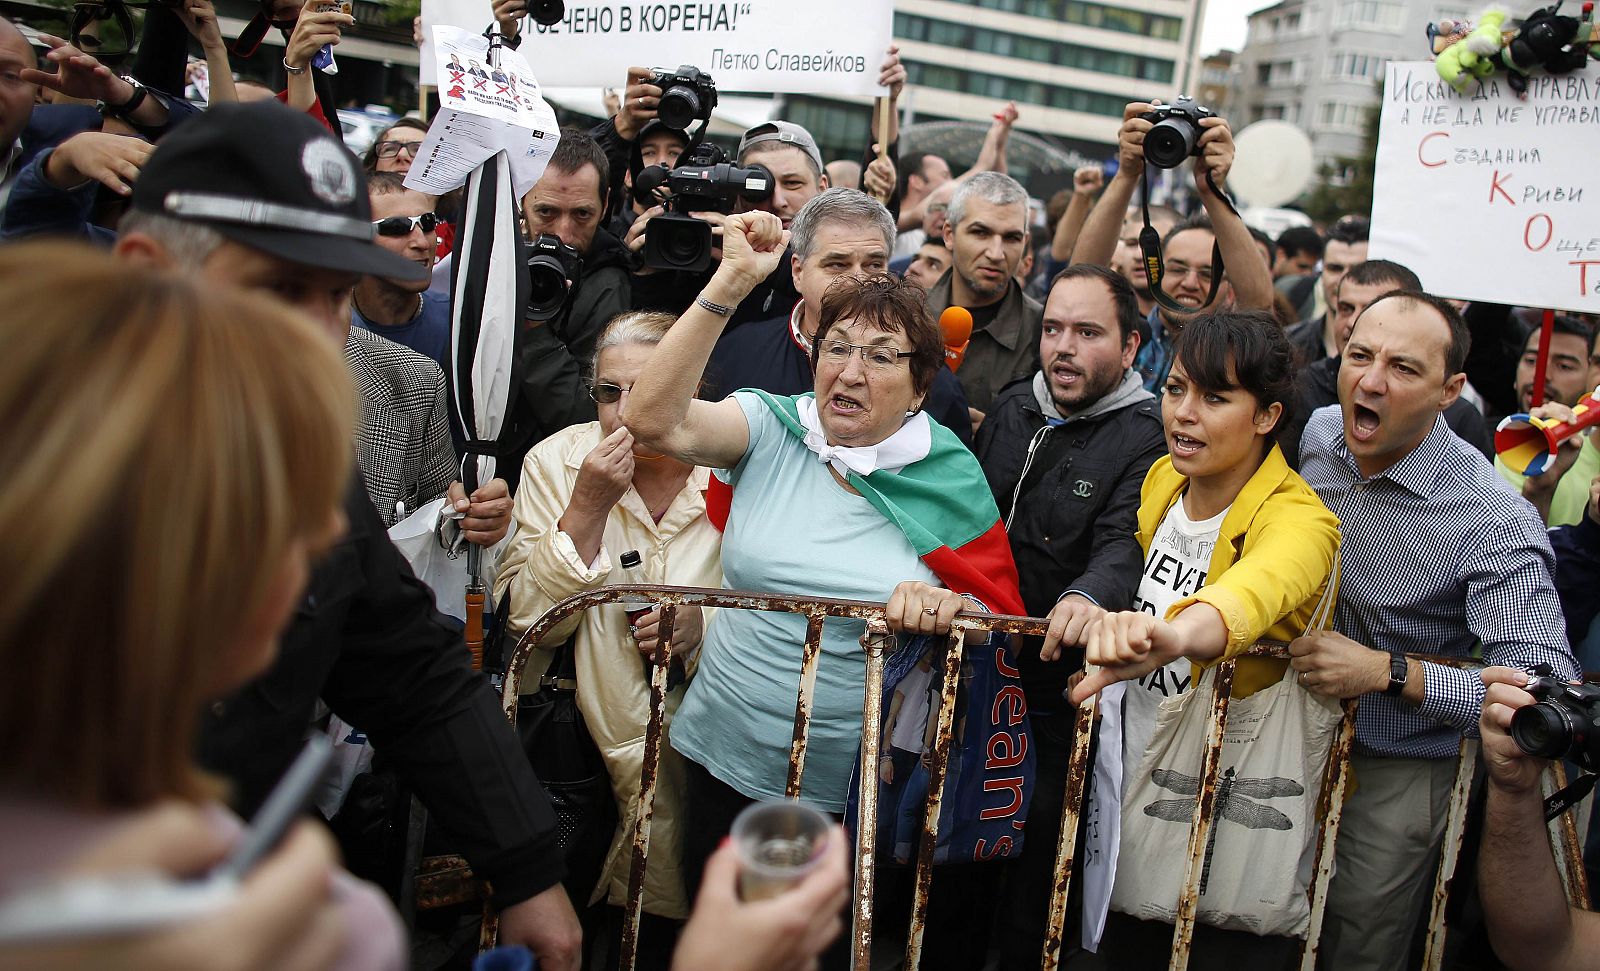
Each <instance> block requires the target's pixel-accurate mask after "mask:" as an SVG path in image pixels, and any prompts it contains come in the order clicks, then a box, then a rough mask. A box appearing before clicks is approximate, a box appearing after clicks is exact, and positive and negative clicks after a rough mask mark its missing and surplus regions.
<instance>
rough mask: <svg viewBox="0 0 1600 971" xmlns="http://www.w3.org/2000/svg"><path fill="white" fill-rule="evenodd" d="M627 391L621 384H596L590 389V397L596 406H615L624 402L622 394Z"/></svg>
mask: <svg viewBox="0 0 1600 971" xmlns="http://www.w3.org/2000/svg"><path fill="white" fill-rule="evenodd" d="M626 390H627V389H626V388H624V387H622V385H620V384H596V385H592V386H591V387H590V388H589V397H591V398H593V399H594V401H595V404H599V405H614V404H616V403H617V402H619V401H621V400H622V392H623V391H626Z"/></svg>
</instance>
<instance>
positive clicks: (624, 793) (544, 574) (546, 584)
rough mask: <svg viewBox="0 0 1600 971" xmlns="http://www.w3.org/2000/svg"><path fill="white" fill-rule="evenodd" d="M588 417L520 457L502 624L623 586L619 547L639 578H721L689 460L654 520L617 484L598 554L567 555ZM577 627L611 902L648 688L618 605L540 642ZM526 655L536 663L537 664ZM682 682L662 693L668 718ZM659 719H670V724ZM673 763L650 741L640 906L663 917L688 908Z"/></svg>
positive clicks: (596, 429)
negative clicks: (590, 558)
mask: <svg viewBox="0 0 1600 971" xmlns="http://www.w3.org/2000/svg"><path fill="white" fill-rule="evenodd" d="M600 438H601V435H600V424H599V422H590V423H589V424H586V425H573V426H571V427H570V428H566V429H563V430H561V431H559V432H557V433H555V434H554V435H552V436H550V437H549V438H547V439H545V440H544V441H542V442H540V443H539V444H538V445H536V446H534V448H533V450H532V451H531V452H529V453H528V457H527V458H526V459H525V460H524V461H523V464H522V484H521V485H520V486H519V487H518V488H517V498H516V504H515V506H514V507H513V510H512V517H513V523H512V530H513V531H512V534H511V541H510V543H509V544H507V546H506V551H505V554H504V555H503V556H502V557H501V560H500V573H499V576H498V577H497V578H496V580H495V584H494V592H495V597H496V598H497V599H498V598H501V597H506V596H509V597H510V608H511V609H510V624H511V628H512V629H513V630H515V631H525V630H527V629H528V628H529V627H531V626H532V625H533V622H534V621H536V620H538V619H539V617H540V615H542V614H543V613H544V612H545V611H546V610H549V609H550V607H551V605H552V604H554V603H555V602H556V601H558V600H561V599H563V598H565V597H569V596H571V595H572V594H575V593H578V592H580V591H583V590H593V589H595V588H597V587H601V586H605V585H606V584H609V583H622V582H625V581H624V580H623V577H622V568H621V567H620V566H617V565H616V561H617V560H618V559H619V558H620V557H621V556H622V554H623V553H625V552H627V551H628V550H638V551H639V554H640V556H641V557H642V558H643V563H642V564H641V569H642V570H643V573H644V575H645V576H644V579H643V581H642V582H647V583H671V584H677V585H680V586H698V587H720V586H721V585H722V556H721V551H722V534H721V533H720V532H718V531H717V529H716V527H714V526H712V525H711V523H710V521H709V520H707V519H706V515H705V513H706V503H705V488H706V485H707V482H708V480H709V475H710V473H709V472H708V471H707V470H706V469H700V468H697V469H695V470H694V471H693V472H691V473H690V474H689V481H688V482H686V483H685V484H684V487H683V491H682V492H680V493H678V495H677V496H676V497H674V498H673V500H672V505H670V506H669V507H667V512H666V514H665V515H663V516H662V517H661V522H659V523H657V522H655V521H654V520H652V519H651V517H650V511H649V510H648V509H646V508H645V505H644V501H643V500H642V499H640V498H639V493H638V492H637V491H635V490H634V489H633V487H632V486H629V487H628V491H627V492H625V493H623V494H622V498H621V499H620V500H618V502H617V504H616V505H615V506H613V507H612V509H611V515H610V517H609V518H608V519H607V520H606V528H605V536H604V539H603V540H602V541H601V545H600V555H599V556H598V557H597V558H596V559H595V562H594V564H593V565H592V566H591V565H590V564H587V563H584V562H583V561H582V560H580V559H579V557H578V551H577V547H575V546H574V545H573V543H572V540H571V539H570V538H568V536H567V534H566V533H563V532H561V531H560V530H559V529H557V528H556V523H557V522H558V521H559V520H560V519H561V514H562V512H563V511H564V510H565V509H566V507H567V501H568V500H569V499H571V498H572V487H573V484H574V483H576V482H577V479H578V469H579V467H580V466H582V465H583V458H584V456H585V455H588V454H589V452H590V450H591V449H593V448H594V447H595V446H596V445H597V444H599V442H600ZM574 631H576V634H577V639H576V641H575V642H574V646H575V648H576V651H575V654H574V659H575V662H576V665H577V676H578V677H577V681H578V708H579V710H581V711H582V712H583V717H584V721H585V722H587V723H588V727H589V734H590V735H592V736H593V737H594V741H595V745H596V746H598V747H599V749H600V754H601V755H602V756H603V757H604V758H605V762H606V768H607V770H608V771H609V772H610V775H611V792H612V795H613V796H614V797H615V798H616V802H617V815H618V816H619V817H620V820H621V823H620V825H619V826H618V829H617V832H616V834H615V835H614V837H613V839H612V842H611V850H610V852H609V853H608V854H607V856H606V867H605V872H604V874H603V875H602V877H601V880H600V884H599V886H598V887H597V888H596V891H595V896H596V899H598V898H599V897H600V896H601V895H602V894H604V896H605V898H606V899H607V900H608V901H609V902H610V903H613V904H618V905H620V904H623V903H625V902H626V901H627V895H628V865H629V862H630V860H631V858H632V852H633V821H634V817H635V816H636V815H637V814H638V810H639V771H640V769H641V768H642V767H643V765H644V731H645V725H646V723H647V722H648V721H649V718H650V690H649V684H648V683H647V682H646V681H645V679H644V662H643V661H642V660H640V654H639V651H638V648H637V647H636V646H635V645H634V642H633V639H632V638H631V637H629V636H628V620H627V616H626V615H625V614H624V613H623V608H622V607H621V606H620V605H611V604H607V605H604V606H600V607H594V608H591V609H589V610H586V611H584V612H583V613H582V614H580V615H579V616H577V617H574V618H572V619H571V620H568V621H565V622H563V623H561V624H559V625H557V627H556V628H555V629H554V630H552V631H551V632H550V635H549V636H548V637H547V638H546V639H545V642H544V643H545V646H548V647H551V648H553V647H555V646H557V645H559V644H560V643H561V642H562V641H563V640H565V639H566V638H567V637H568V636H570V635H572V634H573V633H574ZM547 657H548V655H546V656H545V657H540V656H539V652H536V653H535V656H534V658H532V659H530V660H529V664H528V672H529V674H528V675H525V676H524V680H523V684H524V685H529V689H528V690H532V682H530V681H529V680H528V677H529V676H531V673H532V672H533V671H535V670H538V669H540V668H542V667H543V666H544V663H545V662H546V658H547ZM535 662H538V663H537V664H536V663H535ZM682 695H683V692H682V690H681V689H680V690H677V691H674V692H672V694H670V695H669V696H668V697H667V713H668V718H669V720H670V718H671V715H672V712H674V711H676V710H677V706H678V702H679V701H680V700H681V699H682ZM669 724H670V721H669ZM683 785H684V783H683V765H682V761H681V758H680V756H678V754H677V753H676V752H674V751H673V749H672V746H670V745H665V744H664V745H662V746H661V772H660V775H659V776H657V782H656V799H655V807H654V814H653V817H652V821H651V824H650V865H649V866H648V867H646V869H645V885H644V889H645V896H644V907H645V910H647V911H649V912H650V913H652V914H659V915H661V916H663V917H672V918H683V917H687V916H688V915H689V906H688V904H689V902H688V900H687V899H686V897H685V894H684V889H683V874H682V870H681V861H682V826H683V825H684V823H685V820H684V818H683V811H684V806H683Z"/></svg>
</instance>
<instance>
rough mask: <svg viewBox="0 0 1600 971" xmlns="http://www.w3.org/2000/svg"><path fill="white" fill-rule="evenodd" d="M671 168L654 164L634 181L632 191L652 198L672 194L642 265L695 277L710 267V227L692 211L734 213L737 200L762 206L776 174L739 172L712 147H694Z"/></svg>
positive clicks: (756, 168)
mask: <svg viewBox="0 0 1600 971" xmlns="http://www.w3.org/2000/svg"><path fill="white" fill-rule="evenodd" d="M678 162H679V164H678V167H677V168H675V169H668V168H667V167H666V166H663V165H652V166H650V167H649V168H647V169H645V170H644V171H643V172H640V173H639V177H638V178H637V179H635V180H634V192H635V193H636V194H640V195H641V196H642V197H643V198H654V194H655V191H656V190H657V189H660V188H665V189H667V190H669V191H670V192H671V193H672V195H671V196H670V197H669V198H668V199H667V201H666V209H667V211H666V212H664V213H662V214H661V215H659V216H657V217H655V218H654V219H652V220H650V226H649V228H648V229H647V230H646V232H645V242H644V265H645V266H648V267H652V268H654V269H658V270H687V271H690V272H695V271H699V270H704V269H705V268H706V267H708V266H710V265H711V244H712V240H711V235H712V234H711V224H710V223H708V222H706V221H705V220H704V219H700V218H697V217H695V216H691V215H689V214H690V213H692V212H720V213H730V212H732V211H733V203H734V200H736V199H741V198H742V199H744V200H746V201H747V202H760V201H761V200H763V199H766V198H768V197H769V196H771V195H772V172H771V171H770V170H769V169H768V168H767V167H766V166H765V165H752V166H750V167H749V168H740V167H739V166H737V165H730V164H728V154H727V153H726V152H724V151H723V150H722V149H720V148H718V147H717V146H715V145H713V144H711V143H710V142H702V143H700V144H699V145H696V146H695V147H694V148H693V150H691V151H690V153H689V154H688V155H687V156H685V157H684V158H681V159H679V160H678Z"/></svg>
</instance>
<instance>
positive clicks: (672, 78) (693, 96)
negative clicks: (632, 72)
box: [645, 64, 717, 131]
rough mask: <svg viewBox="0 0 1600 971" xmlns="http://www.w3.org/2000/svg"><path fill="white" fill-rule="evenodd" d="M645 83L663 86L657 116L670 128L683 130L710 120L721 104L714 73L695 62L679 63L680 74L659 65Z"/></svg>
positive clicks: (678, 71)
mask: <svg viewBox="0 0 1600 971" xmlns="http://www.w3.org/2000/svg"><path fill="white" fill-rule="evenodd" d="M645 83H646V84H653V85H655V86H656V87H658V88H660V89H661V100H660V103H659V104H658V105H657V106H656V117H657V118H659V119H660V120H661V123H662V124H663V125H666V126H667V127H668V128H676V129H678V130H679V131H682V130H684V129H685V128H688V127H689V126H690V125H692V124H694V123H695V122H696V121H708V120H710V118H711V109H713V108H715V107H716V106H717V86H716V84H715V83H713V82H712V80H711V75H709V74H707V73H706V72H704V71H702V70H700V69H699V68H697V67H695V66H694V65H692V64H682V65H679V66H678V70H677V72H676V73H674V72H672V71H668V70H667V69H666V68H662V67H658V68H655V73H654V74H652V75H651V76H650V79H649V80H648V81H646V82H645Z"/></svg>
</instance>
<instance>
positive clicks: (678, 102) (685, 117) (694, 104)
mask: <svg viewBox="0 0 1600 971" xmlns="http://www.w3.org/2000/svg"><path fill="white" fill-rule="evenodd" d="M699 115H700V96H699V95H697V94H695V93H694V90H693V89H691V88H688V87H683V86H681V85H675V86H673V87H670V88H668V89H667V90H666V93H664V94H662V95H661V104H660V106H659V107H658V108H657V109H656V117H658V118H660V119H661V123H662V124H663V125H666V126H667V127H668V128H677V129H679V130H682V129H684V128H688V127H689V126H690V125H691V124H693V123H694V120H695V118H697V117H699Z"/></svg>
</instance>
